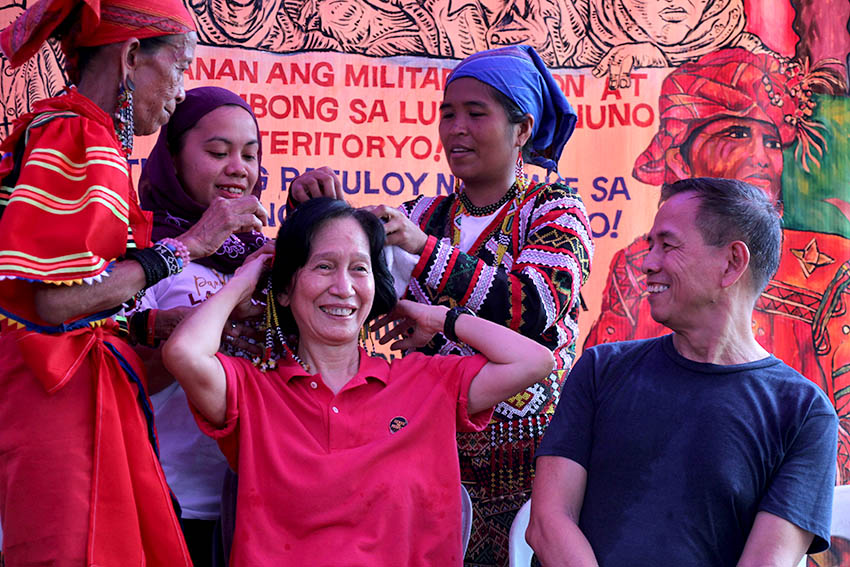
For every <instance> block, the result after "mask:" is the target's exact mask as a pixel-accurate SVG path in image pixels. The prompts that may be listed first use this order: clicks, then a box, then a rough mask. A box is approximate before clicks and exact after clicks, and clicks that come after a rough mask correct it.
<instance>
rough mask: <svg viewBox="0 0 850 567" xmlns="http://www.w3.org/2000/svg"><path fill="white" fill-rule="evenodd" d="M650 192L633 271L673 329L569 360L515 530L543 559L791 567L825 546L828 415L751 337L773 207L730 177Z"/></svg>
mask: <svg viewBox="0 0 850 567" xmlns="http://www.w3.org/2000/svg"><path fill="white" fill-rule="evenodd" d="M661 197H662V204H661V206H660V208H659V210H658V213H657V214H656V217H655V222H654V224H653V227H652V230H651V231H650V233H649V236H648V237H647V238H648V240H649V247H650V251H649V254H648V256H647V257H646V260H645V261H644V265H643V272H644V274H645V275H646V280H647V290H648V292H649V304H650V308H651V311H652V317H653V318H654V319H655V320H656V321H658V322H659V323H662V324H664V325H665V326H667V327H669V328H670V329H672V330H673V333H672V334H670V335H667V336H664V337H660V338H655V339H648V340H642V341H629V342H621V343H610V344H605V345H600V346H597V347H594V348H591V349H589V350H588V351H587V352H585V353H584V354H583V355H582V357H581V358H580V359H579V361H578V362H577V363H576V365H575V367H574V368H573V370H572V371H571V373H570V375H569V377H568V379H567V381H566V383H565V385H564V390H563V393H562V395H561V401H560V403H559V405H558V408H557V410H556V412H555V417H554V419H553V421H552V423H551V424H550V426H549V428H548V430H547V432H546V435H545V437H544V439H543V442H542V444H541V446H540V448H539V449H538V451H537V474H536V478H535V481H534V490H533V495H532V508H531V523H530V525H529V528H528V532H527V534H526V537H527V539H528V541H529V543H530V544H531V546H532V547H533V548H534V550H535V552H536V554H537V556H538V557H539V558H540V560H541V562H542V563H543V565H544V566H546V567H553V566H556V565H557V566H574V565H575V566H585V565H588V566H592V565H602V566H603V567H604V566H629V567H631V566H642V565H646V566H653V567H655V566H658V565H675V566H687V567H699V566H705V567H722V566H726V565H728V566H735V565H739V566H741V567H752V566H760V567H761V566H779V565H787V566H788V567H792V566H794V565H796V564H797V563H798V562H799V560H800V558H801V557H802V556H803V554H804V553H806V552H810V553H814V552H817V551H822V550H824V549H826V548H827V547H828V542H829V523H830V513H831V506H832V489H833V484H834V482H835V480H834V479H835V458H836V457H835V451H836V443H837V441H836V439H837V417H836V415H835V411H834V409H833V408H832V406H831V405H830V403H829V401H828V399H827V398H826V396H825V395H824V394H823V392H822V391H821V390H820V389H819V388H817V386H815V385H814V384H813V383H812V382H811V381H809V380H807V379H806V378H804V377H803V376H801V375H800V374H799V373H797V372H796V371H794V370H793V369H791V368H790V367H788V366H787V365H786V364H785V363H783V362H782V361H780V360H778V359H777V358H775V357H773V356H772V355H770V353H768V352H767V351H765V350H764V349H763V348H762V347H761V346H760V345H759V344H758V343H757V342H756V340H755V338H754V337H753V333H752V328H751V321H752V317H751V315H752V310H753V306H754V304H755V301H756V299H757V298H758V296H759V294H760V293H761V291H762V290H763V289H764V286H765V284H766V283H767V281H768V280H769V278H770V277H771V276H772V275H773V274H774V272H775V271H776V269H777V266H778V264H779V253H780V244H781V238H782V237H781V232H780V220H779V213H778V212H777V210H776V208H775V207H774V205H773V204H771V203H770V201H769V200H768V199H767V197H766V196H765V195H764V193H763V192H762V191H760V190H759V189H756V188H755V187H752V186H751V185H748V184H746V183H743V182H740V181H733V180H725V179H710V178H700V179H687V180H682V181H678V182H676V183H674V184H672V185H665V186H664V188H663V189H662V193H661Z"/></svg>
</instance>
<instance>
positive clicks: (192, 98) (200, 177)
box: [132, 87, 267, 566]
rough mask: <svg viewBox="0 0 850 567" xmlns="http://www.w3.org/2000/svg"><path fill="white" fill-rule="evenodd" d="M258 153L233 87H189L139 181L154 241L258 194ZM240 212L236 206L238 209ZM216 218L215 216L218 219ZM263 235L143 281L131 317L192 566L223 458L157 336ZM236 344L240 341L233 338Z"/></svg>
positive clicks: (215, 513)
mask: <svg viewBox="0 0 850 567" xmlns="http://www.w3.org/2000/svg"><path fill="white" fill-rule="evenodd" d="M261 157H262V151H261V147H260V136H259V128H258V125H257V120H256V118H255V116H254V115H253V113H252V112H251V108H250V107H249V106H248V105H247V103H245V101H244V100H242V99H241V98H240V97H239V96H238V95H236V94H234V93H232V92H230V91H228V90H226V89H222V88H219V87H200V88H196V89H193V90H190V91H188V92H187V93H186V100H185V101H184V102H182V103H181V104H180V105H178V106H177V109H176V111H175V112H174V115H173V116H172V117H171V120H170V121H169V122H168V124H167V125H166V126H164V127H163V128H162V130H161V131H160V134H159V139H158V140H157V143H156V145H155V146H154V148H153V150H152V151H151V154H150V156H149V157H148V160H147V162H146V163H145V165H144V168H143V170H142V175H141V178H140V180H139V199H140V201H141V204H142V208H144V209H146V210H149V211H152V212H153V216H154V225H153V237H154V239H160V238H167V237H172V236H174V235H177V234H183V233H185V232H187V231H190V230H191V229H192V227H195V226H197V225H198V223H199V221H200V219H201V217H204V224H206V225H207V226H210V224H208V223H213V224H215V223H216V222H219V221H220V222H222V223H226V222H229V218H230V217H232V216H233V211H234V210H237V211H238V210H240V209H241V208H242V201H244V202H245V205H246V206H245V208H246V210H247V209H248V208H249V207H248V206H247V205H248V204H250V203H251V202H256V199H257V198H259V196H260V193H261V191H262V182H261V180H260V160H261ZM237 216H238V214H237ZM216 219H219V221H217V220H216ZM266 240H267V239H266V237H265V236H263V235H262V234H261V233H259V232H244V233H231V235H230V236H229V237H228V238H227V240H225V241H224V244H222V246H221V247H220V248H219V249H218V250H216V251H215V253H213V254H211V255H210V256H207V257H206V258H202V259H199V260H196V261H193V262H191V263H190V264H188V265H187V266H186V267H185V268H184V270H183V272H182V273H181V274H179V275H177V276H174V277H171V278H168V279H165V280H163V281H161V282H159V283H158V284H157V285H155V286H153V287H151V288H149V289H148V290H147V293H146V295H145V297H144V298H143V300H142V304H141V307H140V309H141V310H142V311H140V312H139V313H138V314H137V316H135V317H134V318H133V319H132V321H138V320H140V319H141V320H142V321H143V322H146V327H147V329H148V331H149V332H148V336H150V337H151V340H150V341H149V344H148V345H147V346H145V347H141V348H138V350H140V351H143V352H141V353H140V354H141V355H142V358H143V359H144V360H145V364H146V367H147V370H148V381H149V386H150V392H151V394H152V395H151V401H152V403H153V406H154V413H155V416H156V425H157V431H158V437H159V446H160V460H161V462H162V467H163V470H164V471H165V475H166V479H167V480H168V483H169V485H170V486H171V489H172V491H173V492H174V493H175V495H176V496H177V499H178V501H179V503H180V506H181V516H182V524H183V531H184V534H185V536H186V542H187V544H188V547H189V551H190V553H191V555H192V560H193V562H194V564H195V565H199V566H201V565H211V564H212V555H211V554H212V553H213V549H214V545H213V541H214V539H215V538H214V537H213V534H214V533H215V525H216V521H217V519H218V518H219V516H220V507H221V504H220V503H221V494H222V482H223V479H224V476H225V472H226V470H227V462H226V461H225V459H224V457H223V455H222V454H221V452H220V451H219V450H218V447H217V446H216V444H215V442H214V441H212V439H210V438H209V437H206V436H205V435H203V434H202V433H201V432H200V430H199V429H198V427H197V426H196V425H195V422H194V419H193V418H192V416H191V413H190V411H189V408H188V406H187V403H186V395H185V394H184V393H183V390H182V389H181V388H180V386H179V385H178V384H177V383H176V382H175V381H174V378H173V377H172V376H171V374H170V373H169V372H168V371H167V370H166V369H165V368H164V367H163V366H162V362H161V356H160V351H159V349H158V348H155V347H156V344H157V341H158V339H161V338H165V337H167V336H168V334H170V331H171V330H172V329H173V328H174V326H176V324H177V323H178V322H179V321H180V320H181V319H182V318H183V317H184V316H185V315H186V313H187V312H188V311H189V310H190V309H191V308H192V307H193V306H195V305H198V304H200V303H201V302H203V301H204V300H205V299H206V298H207V297H209V296H210V295H212V294H214V293H215V292H217V291H218V290H219V289H221V287H222V286H223V285H224V283H225V282H226V281H227V280H228V279H230V276H231V275H232V274H233V272H234V271H235V270H236V268H238V267H239V266H240V265H242V262H243V261H244V260H245V258H246V257H248V256H249V255H250V254H251V253H252V252H254V251H256V250H258V249H260V248H261V247H262V246H263V244H264V243H265V242H266ZM250 332H251V329H250V326H249V325H246V324H245V323H242V322H238V321H231V323H230V324H229V325H228V328H227V329H226V331H225V334H224V335H223V337H224V339H225V347H227V349H228V350H229V351H230V352H231V353H232V352H233V350H234V349H236V348H238V346H239V344H241V345H242V346H245V347H247V346H248V345H246V344H244V343H242V339H241V338H240V337H241V336H242V335H249V334H250ZM237 343H239V344H237Z"/></svg>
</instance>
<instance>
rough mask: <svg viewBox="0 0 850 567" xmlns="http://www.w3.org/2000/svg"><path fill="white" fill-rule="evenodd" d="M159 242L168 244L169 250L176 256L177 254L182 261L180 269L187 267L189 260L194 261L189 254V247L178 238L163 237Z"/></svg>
mask: <svg viewBox="0 0 850 567" xmlns="http://www.w3.org/2000/svg"><path fill="white" fill-rule="evenodd" d="M157 244H162V245H164V246H166V247H167V248H168V249H169V250H171V251H172V252H173V253H174V255H175V256H177V260H178V261H179V262H180V269H181V270H182V269H183V268H185V267H186V266H187V265H188V264H189V262H191V261H192V259H191V256H190V254H189V249H188V248H187V247H186V245H185V244H183V243H182V242H180V241H179V240H177V239H176V238H161V239H160V240H159V241H158V242H157Z"/></svg>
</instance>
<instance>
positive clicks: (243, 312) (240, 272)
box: [219, 254, 273, 319]
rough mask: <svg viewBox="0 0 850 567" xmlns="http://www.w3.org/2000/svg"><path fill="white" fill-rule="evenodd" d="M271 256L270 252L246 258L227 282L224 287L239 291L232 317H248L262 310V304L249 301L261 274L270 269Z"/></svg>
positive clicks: (254, 315)
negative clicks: (249, 258)
mask: <svg viewBox="0 0 850 567" xmlns="http://www.w3.org/2000/svg"><path fill="white" fill-rule="evenodd" d="M272 258H273V256H272V255H271V254H260V255H259V256H255V257H254V258H253V259H251V260H246V261H245V263H244V264H242V265H241V266H239V268H237V269H236V273H234V274H233V277H232V278H230V281H229V282H227V284H226V287H228V288H233V289H236V290H237V291H238V293H239V301H238V303H237V304H236V306H235V307H234V308H233V311H232V313H231V318H232V319H248V318H251V317H256V316H257V315H259V314H261V313H262V312H263V306H262V305H255V304H254V303H253V302H252V301H251V296H253V294H254V290H255V289H256V288H257V282H259V281H261V278H262V276H263V275H264V274H265V273H266V272H267V270H270V269H271V263H272ZM219 293H221V292H219Z"/></svg>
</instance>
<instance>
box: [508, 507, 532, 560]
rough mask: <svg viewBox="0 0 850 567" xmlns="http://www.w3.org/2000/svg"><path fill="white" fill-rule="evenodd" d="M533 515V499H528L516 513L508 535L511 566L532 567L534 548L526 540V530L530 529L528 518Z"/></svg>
mask: <svg viewBox="0 0 850 567" xmlns="http://www.w3.org/2000/svg"><path fill="white" fill-rule="evenodd" d="M530 517H531V500H528V501H526V503H525V504H523V505H522V508H520V509H519V512H517V513H516V517H515V518H514V521H513V523H512V524H511V532H510V535H509V536H508V557H509V558H510V566H511V567H530V566H531V557H532V556H533V555H534V550H533V549H531V546H530V545H528V542H527V541H525V530H526V529H528V520H529V518H530Z"/></svg>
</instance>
